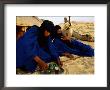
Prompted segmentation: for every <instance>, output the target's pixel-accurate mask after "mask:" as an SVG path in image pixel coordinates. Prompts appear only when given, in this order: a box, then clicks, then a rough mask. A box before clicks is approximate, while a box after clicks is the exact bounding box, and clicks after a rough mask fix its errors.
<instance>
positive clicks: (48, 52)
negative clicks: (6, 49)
mask: <svg viewBox="0 0 110 90" xmlns="http://www.w3.org/2000/svg"><path fill="white" fill-rule="evenodd" d="M53 29H54V24H53V23H52V22H51V21H48V20H45V21H43V23H42V24H41V26H40V27H37V26H35V25H34V26H32V27H31V28H29V30H27V32H26V33H25V34H24V35H23V36H22V37H21V38H20V39H18V40H17V41H16V68H25V69H26V70H27V71H29V72H34V71H35V69H36V67H37V65H39V67H40V68H41V69H42V70H46V69H47V68H48V65H47V63H48V62H51V61H52V60H54V61H56V62H58V64H60V60H59V55H58V54H57V52H56V51H55V50H56V49H55V47H54V45H53V43H52V42H51V40H50V37H49V36H50V32H51V30H53Z"/></svg>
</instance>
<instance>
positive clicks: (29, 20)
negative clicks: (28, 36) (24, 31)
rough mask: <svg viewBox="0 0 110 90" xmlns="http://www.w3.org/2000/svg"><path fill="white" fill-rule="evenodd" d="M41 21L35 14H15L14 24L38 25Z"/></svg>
mask: <svg viewBox="0 0 110 90" xmlns="http://www.w3.org/2000/svg"><path fill="white" fill-rule="evenodd" d="M42 22H43V21H42V20H41V19H39V18H38V17H35V16H17V17H16V25H17V26H33V25H37V26H40V25H41V23H42Z"/></svg>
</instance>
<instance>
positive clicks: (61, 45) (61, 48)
mask: <svg viewBox="0 0 110 90" xmlns="http://www.w3.org/2000/svg"><path fill="white" fill-rule="evenodd" d="M54 45H55V47H56V48H57V51H58V53H59V55H62V53H65V52H68V53H71V54H73V53H74V54H76V55H78V54H79V53H80V51H78V50H76V49H71V48H69V47H68V46H67V45H66V44H64V43H63V42H62V41H61V40H60V39H55V40H54Z"/></svg>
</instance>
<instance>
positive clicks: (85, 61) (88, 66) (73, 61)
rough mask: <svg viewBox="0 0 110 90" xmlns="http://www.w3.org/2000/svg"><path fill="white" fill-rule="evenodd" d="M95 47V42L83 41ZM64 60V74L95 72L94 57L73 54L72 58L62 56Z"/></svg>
mask: <svg viewBox="0 0 110 90" xmlns="http://www.w3.org/2000/svg"><path fill="white" fill-rule="evenodd" d="M83 43H85V44H88V45H90V46H91V47H93V48H94V42H87V41H83ZM60 59H61V61H62V62H63V69H64V74H94V57H80V56H77V55H73V57H72V58H68V57H66V56H62V57H60Z"/></svg>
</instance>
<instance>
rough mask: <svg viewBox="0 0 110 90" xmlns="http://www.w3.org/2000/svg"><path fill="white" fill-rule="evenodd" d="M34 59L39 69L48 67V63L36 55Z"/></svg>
mask: <svg viewBox="0 0 110 90" xmlns="http://www.w3.org/2000/svg"><path fill="white" fill-rule="evenodd" d="M34 60H35V61H36V62H37V63H38V65H39V67H40V69H41V70H46V69H48V65H47V64H46V63H45V62H44V61H43V60H41V59H40V58H39V57H38V56H36V57H35V58H34Z"/></svg>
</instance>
